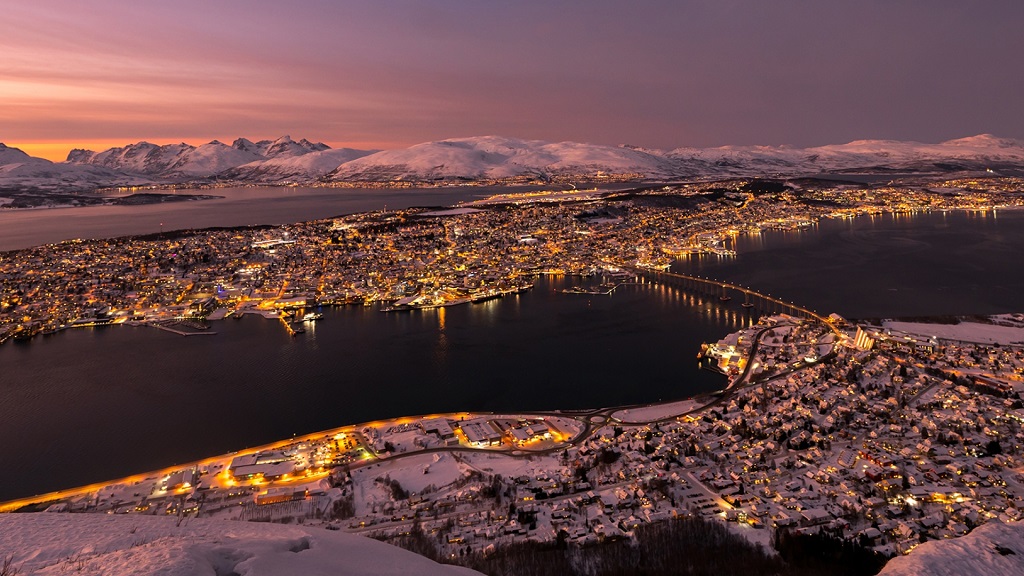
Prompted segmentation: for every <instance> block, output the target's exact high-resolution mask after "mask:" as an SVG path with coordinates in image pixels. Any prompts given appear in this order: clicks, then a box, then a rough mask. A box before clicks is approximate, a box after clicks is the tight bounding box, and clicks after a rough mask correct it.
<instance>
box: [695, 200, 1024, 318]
mask: <svg viewBox="0 0 1024 576" xmlns="http://www.w3.org/2000/svg"><path fill="white" fill-rule="evenodd" d="M735 248H736V251H737V256H736V257H735V258H718V257H701V258H691V259H689V260H683V261H680V262H678V263H677V264H676V266H675V269H676V270H677V271H679V272H683V273H692V274H698V275H703V276H708V277H711V278H716V279H719V280H724V281H732V282H735V283H738V284H741V285H746V286H750V287H752V288H755V289H757V290H760V291H762V292H765V293H768V294H771V295H773V296H777V297H780V298H782V299H784V300H787V301H791V302H796V303H798V304H801V305H803V306H808V307H810V308H812V309H814V310H817V311H818V312H822V313H825V314H828V313H830V312H837V313H839V314H841V315H843V316H846V317H850V318H892V317H919V316H953V315H974V314H982V315H988V314H999V313H1005V312H1024V266H1021V262H1022V261H1024V210H1016V209H1009V210H998V211H988V212H965V211H949V212H929V213H917V214H884V215H877V216H863V217H859V218H855V219H842V220H829V219H825V220H822V221H820V222H819V223H818V224H817V225H816V226H813V227H811V228H809V229H803V230H797V231H788V232H766V233H764V234H760V235H756V234H755V235H746V236H739V237H737V238H736V241H735Z"/></svg>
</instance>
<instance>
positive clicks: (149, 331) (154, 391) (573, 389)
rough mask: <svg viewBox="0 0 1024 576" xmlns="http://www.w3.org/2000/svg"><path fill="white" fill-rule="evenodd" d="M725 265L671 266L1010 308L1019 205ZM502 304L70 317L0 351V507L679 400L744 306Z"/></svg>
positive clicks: (772, 251) (864, 222)
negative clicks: (440, 420) (439, 423)
mask: <svg viewBox="0 0 1024 576" xmlns="http://www.w3.org/2000/svg"><path fill="white" fill-rule="evenodd" d="M736 248H737V250H738V252H739V254H738V256H737V257H735V258H718V257H702V258H693V259H690V260H688V261H682V262H680V263H679V264H678V265H677V268H679V269H681V270H682V271H690V272H697V273H701V274H703V275H708V276H711V277H715V278H719V279H722V280H729V281H732V282H735V283H738V284H743V285H747V286H751V287H754V288H757V289H759V290H762V291H764V292H768V293H770V294H773V295H775V296H780V297H783V298H784V299H787V300H791V301H794V302H797V303H799V304H802V305H807V306H809V307H812V308H815V309H817V310H818V311H819V312H824V313H828V312H838V313H840V314H842V315H845V316H848V317H859V318H864V317H880V316H921V315H949V314H990V313H998V312H1010V311H1024V270H1022V267H1021V265H1020V262H1021V261H1022V258H1021V257H1020V255H1021V254H1024V213H1022V212H1012V211H1000V212H999V213H998V214H997V215H993V214H992V213H989V214H988V215H985V216H982V215H980V214H967V213H961V212H955V213H953V212H951V213H948V214H941V213H936V214H925V215H917V216H914V217H894V216H880V217H874V218H867V217H865V218H860V219H856V220H852V221H851V220H838V221H823V222H822V223H820V224H819V225H818V226H816V227H814V228H811V229H808V230H804V231H801V232H767V233H764V234H762V235H759V236H747V237H740V238H738V239H737V241H736ZM579 282H580V280H579V279H576V278H558V277H545V278H542V279H540V280H539V281H538V283H537V285H536V287H535V288H534V289H533V290H532V291H530V292H527V293H524V294H521V295H519V296H514V297H507V298H504V299H500V300H492V301H490V302H486V303H481V304H466V305H462V306H457V307H452V308H447V309H443V310H429V311H426V310H425V311H413V312H406V313H391V314H383V313H381V312H378V311H377V309H376V308H372V307H361V306H360V307H342V308H329V309H325V310H324V312H325V318H324V319H323V320H322V321H321V322H319V323H316V324H315V325H314V326H311V327H309V328H308V329H307V331H306V332H305V333H304V334H301V335H299V336H297V337H294V338H292V337H289V336H287V335H286V334H285V332H284V330H283V328H282V326H281V325H280V323H279V322H277V321H276V320H265V319H262V318H258V317H246V318H244V319H242V320H234V319H228V320H225V321H221V322H217V323H214V324H213V330H214V331H216V332H218V334H217V335H215V336H196V337H188V338H184V337H181V336H176V335H173V334H170V333H166V332H162V331H159V330H156V329H153V328H132V327H127V326H113V327H105V328H90V329H74V330H69V331H65V332H63V333H61V334H58V335H54V336H50V337H43V338H36V339H34V340H32V341H31V342H29V343H7V344H4V345H3V346H0V468H2V469H3V470H4V471H5V473H4V474H3V475H0V500H3V499H10V498H15V497H19V496H25V495H30V494H37V493H43V492H47V491H51V490H55V489H59V488H66V487H71V486H76V485H81V484H86V483H89V482H93V481H100V480H105V479H110V478H116V477H120V476H124V475H127V474H131V473H136V472H140V471H145V470H151V469H156V468H160V467H164V466H168V465H171V464H173V463H176V462H186V461H190V460H194V459H198V458H201V457H204V456H209V455H214V454H220V453H224V452H227V451H231V450H237V449H241V448H245V447H247V446H254V445H259V444H263V443H266V442H270V441H273V440H278V439H281V438H286V437H288V436H291V435H292V434H302V433H307V432H314V431H317V430H324V429H328V428H332V427H336V426H341V425H344V424H349V423H357V422H362V421H369V420H374V419H378V418H383V417H391V416H400V415H413V414H424V413H433V412H448V411H459V410H486V411H512V412H514V411H519V410H523V411H525V410H552V409H574V408H588V407H600V406H613V405H621V404H631V403H641V402H652V401H657V400H668V399H674V398H682V397H686V396H691V395H693V394H696V393H699V392H704V391H708V390H713V389H717V388H719V387H721V386H722V385H723V384H724V382H725V381H724V378H723V377H721V376H719V375H717V374H713V373H711V372H707V371H702V370H699V369H698V367H697V363H696V358H695V356H696V353H697V351H698V349H699V346H700V344H701V343H702V342H706V341H714V340H717V339H719V338H721V337H722V336H724V335H725V334H726V333H728V332H731V331H734V330H736V329H738V328H740V327H742V326H744V325H746V324H747V323H749V322H750V321H751V319H752V318H756V315H757V312H756V310H755V311H754V312H753V313H752V314H751V315H750V316H748V311H746V310H744V309H743V308H741V307H740V306H739V303H738V301H736V300H734V301H733V302H731V303H729V304H721V303H719V302H718V301H717V299H715V298H712V299H711V301H710V302H703V301H699V300H698V299H697V298H696V297H695V296H692V295H687V294H685V293H683V292H680V291H678V290H676V289H672V288H667V287H663V286H657V285H649V284H648V285H629V286H622V287H620V288H619V289H618V290H617V291H616V292H615V293H614V294H613V295H612V296H589V295H578V294H571V295H570V294H561V293H559V292H557V290H558V289H560V288H563V287H567V286H571V285H574V284H577V283H579Z"/></svg>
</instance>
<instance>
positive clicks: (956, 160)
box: [668, 134, 1024, 176]
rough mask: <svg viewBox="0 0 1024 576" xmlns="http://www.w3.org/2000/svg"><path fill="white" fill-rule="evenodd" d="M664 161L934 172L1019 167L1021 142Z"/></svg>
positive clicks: (681, 153)
mask: <svg viewBox="0 0 1024 576" xmlns="http://www.w3.org/2000/svg"><path fill="white" fill-rule="evenodd" d="M668 156H670V157H672V158H675V159H676V160H678V161H680V162H689V163H691V165H694V166H699V164H700V163H703V164H704V166H703V168H702V170H703V171H704V172H706V173H707V174H716V173H717V174H718V175H722V176H726V175H736V176H748V175H751V174H752V173H756V172H759V173H761V174H766V175H771V174H783V175H798V174H799V175H807V174H814V173H824V172H850V171H865V172H875V171H911V172H917V171H922V172H934V171H955V170H984V169H986V168H1005V167H1013V168H1016V169H1018V170H1019V169H1021V168H1024V142H1022V141H1020V140H1010V139H1006V138H996V137H995V136H992V135H990V134H982V135H979V136H972V137H970V138H960V139H957V140H949V141H947V142H942V143H940V144H923V143H920V142H899V141H896V140H857V141H854V142H850V143H848V144H835V145H828V146H818V147H813V148H793V147H790V146H723V147H720V148H703V149H701V148H678V149H676V150H673V151H671V152H669V153H668ZM698 169H700V168H698Z"/></svg>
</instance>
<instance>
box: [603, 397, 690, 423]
mask: <svg viewBox="0 0 1024 576" xmlns="http://www.w3.org/2000/svg"><path fill="white" fill-rule="evenodd" d="M700 406H701V404H700V403H698V402H696V401H694V400H680V401H679V402H669V403H667V404H655V405H653V406H640V407H638V408H626V409H624V410H619V411H618V412H614V413H613V414H612V417H613V418H618V419H619V420H621V421H623V422H650V421H652V420H660V419H662V418H671V417H672V416H679V415H680V414H685V413H687V412H689V411H691V410H695V409H696V408H699V407H700Z"/></svg>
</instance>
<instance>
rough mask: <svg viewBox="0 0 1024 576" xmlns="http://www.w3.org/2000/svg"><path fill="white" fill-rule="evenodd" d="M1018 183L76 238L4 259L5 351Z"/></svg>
mask: <svg viewBox="0 0 1024 576" xmlns="http://www.w3.org/2000/svg"><path fill="white" fill-rule="evenodd" d="M1007 180H1013V179H990V180H978V181H959V180H957V181H946V182H938V183H932V184H930V185H929V187H928V188H924V187H923V186H883V187H878V188H869V187H860V188H858V187H851V186H848V185H845V184H844V185H837V184H829V183H827V182H825V181H811V182H808V183H803V184H799V185H797V184H786V185H783V184H781V183H778V182H763V181H757V180H736V181H727V182H717V183H701V184H675V185H667V186H663V187H657V186H653V187H651V186H649V187H645V188H644V189H642V190H637V191H626V192H609V193H601V194H597V193H588V194H586V195H571V196H568V197H566V196H564V195H553V194H549V195H537V194H533V195H524V196H522V197H517V196H515V195H502V196H500V197H498V198H495V199H493V200H492V201H490V202H487V201H484V202H479V201H477V202H473V203H472V206H468V205H467V206H462V207H456V208H454V209H449V210H431V209H425V208H415V209H406V210H395V211H376V212H369V213H361V214H355V215H350V216H343V217H338V218H331V219H325V220H316V221H312V222H304V223H297V224H289V225H282V226H254V227H243V228H234V229H226V230H225V229H211V230H184V231H176V232H168V233H166V234H154V235H149V236H141V237H123V238H112V239H93V240H71V241H66V242H61V243H58V244H50V245H44V246H39V247H35V248H31V249H25V250H16V251H10V252H4V253H0V342H3V341H5V340H9V339H18V340H27V339H31V338H33V337H35V336H37V335H39V334H44V335H45V334H51V333H54V332H57V331H60V330H64V329H69V328H77V327H97V326H106V325H112V324H122V323H130V324H144V325H159V326H162V327H163V328H164V329H172V330H176V331H177V333H180V334H183V335H191V334H199V333H209V332H204V331H205V330H206V329H207V328H208V325H206V324H205V322H206V321H207V320H214V319H220V318H225V317H229V316H237V315H241V314H244V313H260V314H264V315H270V316H274V317H279V318H282V319H283V323H284V325H285V328H286V330H288V331H289V332H291V333H298V332H299V331H300V330H299V329H300V328H301V321H302V320H303V317H304V315H305V313H306V312H307V310H306V309H308V308H313V307H316V306H320V305H343V304H356V305H359V304H363V305H373V306H379V307H382V308H383V309H386V310H389V311H397V312H401V311H405V310H412V309H416V308H435V307H443V306H451V305H459V304H467V303H471V302H479V301H482V300H485V299H488V298H495V297H500V296H502V295H505V294H509V293H513V292H517V291H522V290H526V289H529V287H530V286H531V285H532V283H533V280H534V279H535V278H536V277H537V275H539V274H579V275H583V276H596V275H598V274H614V273H616V272H617V271H620V270H621V269H623V268H629V269H641V270H665V269H667V268H668V267H669V266H670V265H671V263H672V262H673V261H674V259H676V258H678V257H680V256H681V255H684V254H708V255H712V256H713V257H720V258H728V257H730V255H732V254H734V251H733V248H732V246H733V244H734V241H735V238H736V237H737V236H738V235H740V234H757V233H760V232H761V231H764V230H777V229H783V230H790V229H800V228H805V227H807V226H812V225H814V223H815V222H816V221H818V220H819V219H821V218H847V217H850V216H853V215H857V214H866V213H877V212H883V211H885V212H893V211H896V212H912V211H928V210H951V209H968V210H993V209H997V208H998V207H1004V206H1011V205H1016V204H1020V203H1021V202H1022V200H1021V197H1020V194H1018V193H1016V192H1014V191H1013V186H1012V185H1011V184H1012V182H1007ZM936 190H938V191H936ZM300 310H301V311H302V313H301V314H297V315H294V316H293V314H296V311H300ZM184 321H195V322H197V324H193V325H187V324H181V322H184Z"/></svg>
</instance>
